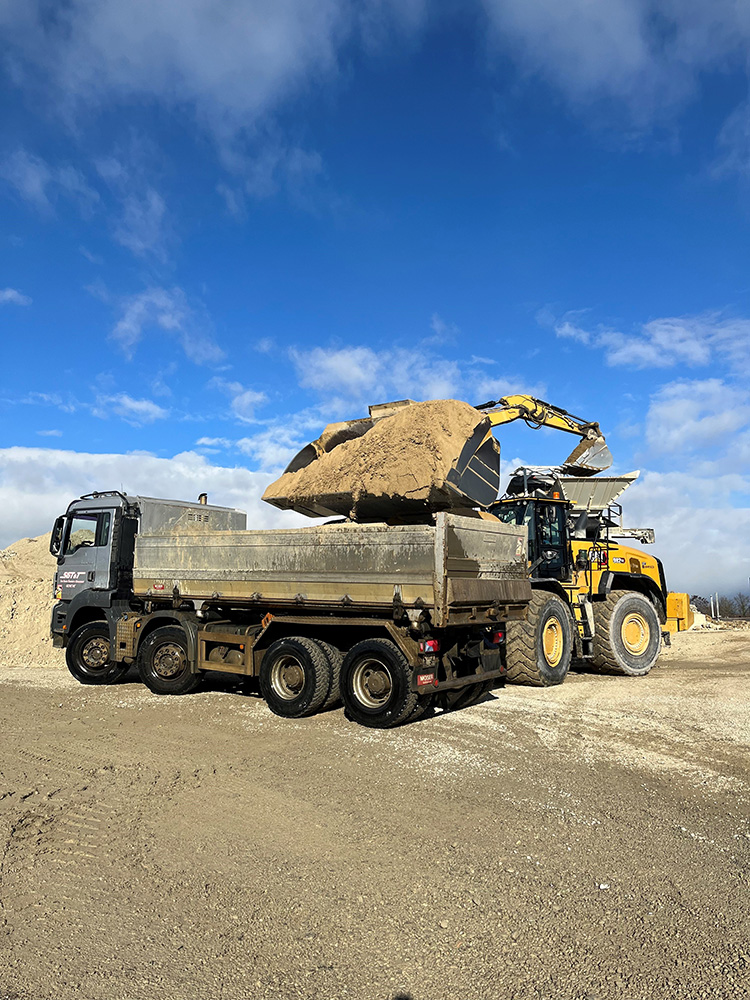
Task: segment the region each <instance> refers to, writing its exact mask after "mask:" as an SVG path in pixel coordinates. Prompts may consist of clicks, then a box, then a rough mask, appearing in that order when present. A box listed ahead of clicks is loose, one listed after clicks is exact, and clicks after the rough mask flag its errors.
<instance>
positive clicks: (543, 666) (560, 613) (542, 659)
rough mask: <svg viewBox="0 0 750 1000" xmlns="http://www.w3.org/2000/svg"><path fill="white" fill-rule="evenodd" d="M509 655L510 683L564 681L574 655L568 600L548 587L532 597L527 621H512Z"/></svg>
mask: <svg viewBox="0 0 750 1000" xmlns="http://www.w3.org/2000/svg"><path fill="white" fill-rule="evenodd" d="M505 655H506V665H507V668H508V673H507V675H506V680H507V681H508V683H510V684H528V685H531V686H532V687H551V686H552V685H553V684H562V682H563V681H564V680H565V678H566V677H567V674H568V670H569V669H570V660H571V657H572V655H573V624H572V622H571V618H570V611H569V610H568V607H567V605H566V604H565V603H564V601H562V600H560V598H559V597H556V596H555V595H554V594H550V593H548V592H547V591H545V590H535V591H534V593H533V594H532V596H531V601H530V602H529V606H528V609H527V611H526V619H525V621H518V622H515V621H514V622H508V624H507V627H506V633H505Z"/></svg>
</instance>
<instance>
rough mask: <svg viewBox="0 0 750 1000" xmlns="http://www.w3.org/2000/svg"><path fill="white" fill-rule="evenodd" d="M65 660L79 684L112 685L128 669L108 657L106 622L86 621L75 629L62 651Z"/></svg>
mask: <svg viewBox="0 0 750 1000" xmlns="http://www.w3.org/2000/svg"><path fill="white" fill-rule="evenodd" d="M65 662H66V663H67V665H68V670H69V671H70V672H71V674H72V675H73V676H74V677H75V679H76V680H77V681H78V682H79V684H114V683H115V682H116V681H119V679H120V678H121V677H122V676H123V675H124V674H126V673H127V670H128V667H127V664H126V663H115V662H114V661H113V660H111V659H110V643H109V625H107V623H106V622H89V623H88V625H82V626H81V628H79V629H76V631H75V632H74V633H73V635H72V636H71V639H70V642H69V643H68V648H67V649H66V650H65Z"/></svg>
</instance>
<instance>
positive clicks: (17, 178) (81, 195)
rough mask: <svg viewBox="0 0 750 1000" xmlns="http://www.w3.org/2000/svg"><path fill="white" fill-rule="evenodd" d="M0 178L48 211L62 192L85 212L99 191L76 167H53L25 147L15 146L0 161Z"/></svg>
mask: <svg viewBox="0 0 750 1000" xmlns="http://www.w3.org/2000/svg"><path fill="white" fill-rule="evenodd" d="M0 179H2V180H4V181H6V182H7V183H8V184H9V185H10V186H11V187H12V188H14V190H15V191H16V193H17V194H18V195H19V196H20V197H21V198H23V199H24V201H27V202H29V204H31V205H33V206H34V207H35V208H37V209H39V211H41V212H51V211H52V202H53V201H54V200H55V198H56V197H57V195H58V194H61V193H62V194H64V195H67V196H68V197H69V198H71V199H72V200H73V201H75V202H76V203H77V205H78V207H79V209H80V210H81V212H82V214H84V215H89V214H90V213H91V211H92V210H93V208H94V206H95V205H96V204H97V203H98V201H99V193H98V192H97V191H96V190H95V189H94V188H92V187H91V185H90V184H89V183H88V181H87V180H86V178H85V177H84V176H83V174H82V173H81V172H80V171H79V170H76V169H75V167H71V166H69V165H63V166H59V167H52V166H50V165H49V164H48V163H47V162H46V161H45V160H43V159H42V158H41V157H39V156H35V155H33V154H32V153H29V152H27V151H26V150H25V149H17V150H15V151H14V152H13V153H11V154H10V155H8V156H7V157H5V159H4V160H3V161H2V162H0Z"/></svg>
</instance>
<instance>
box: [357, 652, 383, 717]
mask: <svg viewBox="0 0 750 1000" xmlns="http://www.w3.org/2000/svg"><path fill="white" fill-rule="evenodd" d="M352 687H353V689H354V694H355V696H356V698H357V701H359V703H360V704H361V705H365V706H366V707H367V708H381V707H382V706H383V705H385V703H386V702H387V701H388V699H389V698H390V696H391V691H392V690H393V681H392V679H391V675H390V673H389V672H388V670H387V669H386V667H385V665H384V664H383V663H381V662H380V661H379V660H364V661H363V662H362V663H359V664H358V665H357V666H356V667H355V669H354V673H353V675H352Z"/></svg>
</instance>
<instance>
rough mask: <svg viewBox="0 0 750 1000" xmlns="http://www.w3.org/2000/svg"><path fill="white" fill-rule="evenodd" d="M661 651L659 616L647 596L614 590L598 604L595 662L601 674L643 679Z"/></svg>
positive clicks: (595, 624) (595, 611) (595, 617)
mask: <svg viewBox="0 0 750 1000" xmlns="http://www.w3.org/2000/svg"><path fill="white" fill-rule="evenodd" d="M660 649H661V626H660V624H659V616H658V615H657V613H656V609H655V608H654V606H653V604H652V603H651V602H650V601H649V600H648V598H647V597H644V596H643V594H637V593H634V592H633V591H632V590H612V591H610V592H609V594H607V596H606V598H605V599H604V600H603V601H597V602H596V603H595V604H594V641H593V649H592V652H593V657H592V662H593V665H594V667H596V669H597V670H598V671H599V673H602V674H624V675H625V676H626V677H642V676H643V675H644V674H647V673H648V672H649V670H650V669H651V668H652V667H653V665H654V664H655V663H656V661H657V659H658V656H659V650H660Z"/></svg>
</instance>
